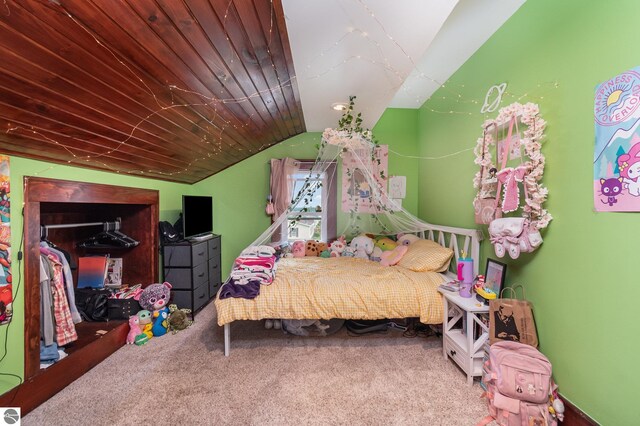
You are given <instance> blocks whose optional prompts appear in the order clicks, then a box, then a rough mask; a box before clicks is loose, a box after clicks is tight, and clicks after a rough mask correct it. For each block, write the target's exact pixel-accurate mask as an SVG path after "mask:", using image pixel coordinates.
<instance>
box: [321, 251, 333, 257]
mask: <svg viewBox="0 0 640 426" xmlns="http://www.w3.org/2000/svg"><path fill="white" fill-rule="evenodd" d="M320 257H322V258H323V259H328V258H330V257H331V252H330V251H329V250H323V251H322V252H321V253H320Z"/></svg>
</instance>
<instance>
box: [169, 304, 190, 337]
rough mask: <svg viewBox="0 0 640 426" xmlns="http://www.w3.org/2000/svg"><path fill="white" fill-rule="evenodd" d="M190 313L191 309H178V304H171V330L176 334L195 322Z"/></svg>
mask: <svg viewBox="0 0 640 426" xmlns="http://www.w3.org/2000/svg"><path fill="white" fill-rule="evenodd" d="M190 313H191V309H178V305H175V304H171V305H169V330H170V331H171V334H176V333H177V332H178V331H180V330H184V329H186V328H187V327H189V326H190V325H191V324H193V321H192V320H190V319H189V316H188V314H190Z"/></svg>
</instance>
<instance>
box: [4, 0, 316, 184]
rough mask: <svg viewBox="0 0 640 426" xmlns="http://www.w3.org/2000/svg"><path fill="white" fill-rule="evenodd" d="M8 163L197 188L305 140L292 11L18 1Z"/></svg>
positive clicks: (230, 3) (11, 20)
mask: <svg viewBox="0 0 640 426" xmlns="http://www.w3.org/2000/svg"><path fill="white" fill-rule="evenodd" d="M0 55H1V56H2V58H3V60H2V61H0V129H3V131H0V153H5V154H13V155H18V156H22V157H29V158H34V159H39V160H45V161H49V162H53V163H61V164H70V165H75V166H81V167H88V168H93V169H100V170H106V171H111V172H117V173H121V174H131V175H136V176H146V177H150V178H155V179H162V180H168V181H174V182H184V183H194V182H197V181H199V180H201V179H204V178H206V177H207V176H210V175H212V174H215V173H217V172H219V171H221V170H223V169H225V168H227V167H229V166H231V165H233V164H235V163H237V162H239V161H241V160H243V159H245V158H247V157H249V156H251V155H253V154H255V153H257V152H259V151H261V150H263V149H266V148H268V147H269V146H272V145H274V144H276V143H278V142H280V141H282V140H284V139H287V138H289V137H291V136H294V135H296V134H299V133H302V132H304V131H305V127H304V118H303V114H302V107H301V103H300V96H299V93H298V89H297V86H296V80H295V71H294V68H293V60H292V57H291V52H290V48H289V40H288V37H287V31H286V26H285V20H284V13H283V11H282V5H281V2H280V0H272V1H269V0H121V1H115V0H49V1H47V0H18V1H12V0H5V1H4V2H3V3H0Z"/></svg>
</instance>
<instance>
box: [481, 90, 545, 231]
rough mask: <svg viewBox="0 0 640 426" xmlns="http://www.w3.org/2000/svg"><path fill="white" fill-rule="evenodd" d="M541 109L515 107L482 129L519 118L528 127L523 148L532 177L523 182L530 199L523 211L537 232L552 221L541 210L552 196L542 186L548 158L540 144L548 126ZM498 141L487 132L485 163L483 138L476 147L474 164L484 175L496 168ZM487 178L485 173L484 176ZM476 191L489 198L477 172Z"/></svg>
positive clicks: (530, 105)
mask: <svg viewBox="0 0 640 426" xmlns="http://www.w3.org/2000/svg"><path fill="white" fill-rule="evenodd" d="M539 112H540V110H539V108H538V105H536V104H534V103H531V102H529V103H527V104H524V105H522V104H520V103H517V102H515V103H513V104H511V105H508V106H506V107H504V108H502V109H501V110H500V111H499V112H498V117H497V118H496V119H495V120H486V121H485V122H484V123H483V125H482V127H483V129H486V128H488V126H490V125H496V126H503V125H505V124H508V123H509V121H510V120H511V117H513V116H516V117H519V118H520V122H521V123H522V124H524V125H526V126H527V128H526V129H525V130H524V132H522V137H521V143H522V145H523V146H524V151H525V155H526V156H527V157H529V160H528V161H526V162H525V163H524V165H525V166H527V168H528V170H529V173H528V174H527V176H526V177H525V178H524V185H525V187H526V190H527V193H528V197H527V198H526V200H525V206H524V207H523V208H522V215H523V216H524V217H527V218H530V219H531V221H532V222H533V223H535V226H536V228H537V229H543V228H546V227H547V226H548V225H549V222H550V221H551V220H552V219H553V217H552V216H551V214H549V212H548V211H547V210H546V209H544V208H543V207H542V205H543V204H544V202H545V201H546V200H547V195H548V193H549V191H548V189H547V188H546V187H544V186H543V185H542V184H541V183H539V182H540V181H541V180H542V176H543V173H544V163H545V158H544V155H543V154H542V152H541V150H540V149H541V147H542V145H541V143H540V141H541V140H542V138H543V137H544V135H543V133H544V129H545V127H546V125H547V123H546V121H544V120H543V119H542V118H540V117H539V115H538V114H539ZM495 143H496V141H495V140H493V135H492V134H491V132H487V134H486V135H485V137H484V144H485V149H486V152H485V156H484V160H483V159H482V145H483V138H482V137H481V138H478V141H477V144H476V147H475V148H474V150H473V152H474V153H475V154H476V159H475V161H474V162H475V164H477V165H478V166H484V168H485V171H487V170H489V169H491V168H492V167H496V166H495V164H494V163H493V158H492V156H491V151H492V150H491V149H490V147H491V146H495ZM485 175H486V173H485ZM473 187H474V188H475V189H477V190H478V195H479V196H480V197H481V198H483V197H486V196H488V195H489V194H487V192H489V190H488V189H485V188H484V187H483V185H482V184H481V182H480V171H478V172H477V173H476V175H475V177H474V178H473Z"/></svg>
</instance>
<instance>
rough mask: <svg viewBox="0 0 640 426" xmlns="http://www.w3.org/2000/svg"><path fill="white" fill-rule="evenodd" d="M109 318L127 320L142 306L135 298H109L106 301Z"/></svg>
mask: <svg viewBox="0 0 640 426" xmlns="http://www.w3.org/2000/svg"><path fill="white" fill-rule="evenodd" d="M107 309H108V311H109V314H108V315H109V319H110V320H128V319H129V317H131V316H133V315H135V314H137V313H138V312H139V311H140V310H142V308H141V307H140V303H138V301H137V300H135V299H133V298H130V299H109V300H108V301H107Z"/></svg>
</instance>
